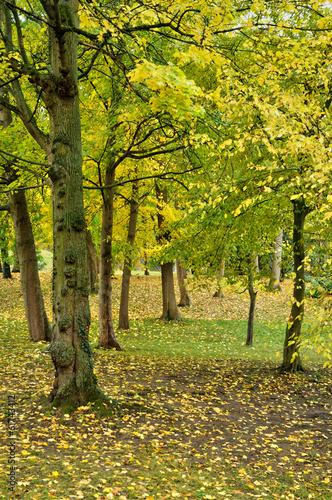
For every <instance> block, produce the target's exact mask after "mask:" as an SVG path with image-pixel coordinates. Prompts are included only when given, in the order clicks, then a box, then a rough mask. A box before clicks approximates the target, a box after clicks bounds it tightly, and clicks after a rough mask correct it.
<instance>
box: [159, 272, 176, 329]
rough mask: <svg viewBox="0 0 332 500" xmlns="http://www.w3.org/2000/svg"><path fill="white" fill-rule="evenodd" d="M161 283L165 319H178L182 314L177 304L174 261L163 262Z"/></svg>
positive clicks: (162, 316) (163, 318)
mask: <svg viewBox="0 0 332 500" xmlns="http://www.w3.org/2000/svg"><path fill="white" fill-rule="evenodd" d="M161 283H162V285H161V286H162V294H163V313H162V315H161V318H160V319H162V320H164V321H174V320H175V321H178V320H179V319H180V314H179V311H178V308H177V305H176V298H175V291H174V278H173V262H166V263H165V264H161Z"/></svg>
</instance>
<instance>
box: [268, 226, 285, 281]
mask: <svg viewBox="0 0 332 500" xmlns="http://www.w3.org/2000/svg"><path fill="white" fill-rule="evenodd" d="M282 238H283V230H281V231H280V232H279V234H278V236H277V237H276V239H275V240H274V252H273V260H272V269H271V277H270V282H269V289H270V290H280V288H281V287H280V272H281V269H280V264H281V255H282Z"/></svg>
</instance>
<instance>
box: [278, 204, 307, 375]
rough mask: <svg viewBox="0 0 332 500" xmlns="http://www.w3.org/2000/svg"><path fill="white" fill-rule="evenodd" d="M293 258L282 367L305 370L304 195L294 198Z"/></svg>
mask: <svg viewBox="0 0 332 500" xmlns="http://www.w3.org/2000/svg"><path fill="white" fill-rule="evenodd" d="M292 203H293V211H294V225H293V259H294V274H295V278H294V288H293V305H292V309H291V314H290V318H289V320H288V323H287V328H286V335H285V344H284V352H283V362H282V369H284V370H287V371H294V372H295V371H300V370H303V367H302V364H301V360H300V345H301V326H302V322H303V315H304V292H305V280H304V271H305V250H304V221H305V218H306V215H307V214H308V213H309V209H308V207H307V206H306V203H305V200H304V197H303V196H299V197H297V198H296V199H294V200H293V202H292Z"/></svg>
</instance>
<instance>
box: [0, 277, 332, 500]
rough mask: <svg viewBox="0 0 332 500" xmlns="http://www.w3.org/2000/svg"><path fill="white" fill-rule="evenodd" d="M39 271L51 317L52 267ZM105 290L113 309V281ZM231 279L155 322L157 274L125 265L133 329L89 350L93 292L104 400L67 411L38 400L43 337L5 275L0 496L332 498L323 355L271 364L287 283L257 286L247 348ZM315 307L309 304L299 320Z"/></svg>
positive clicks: (45, 379)
mask: <svg viewBox="0 0 332 500" xmlns="http://www.w3.org/2000/svg"><path fill="white" fill-rule="evenodd" d="M41 277H42V284H43V288H44V293H45V296H46V298H47V300H46V302H47V308H48V312H49V314H50V309H51V304H50V274H49V273H46V272H44V273H43V272H42V273H41ZM113 289H114V311H115V313H117V311H118V301H119V292H120V279H119V278H118V279H116V280H113ZM236 290H237V291H239V287H233V288H231V287H226V288H225V290H224V291H225V298H224V299H213V298H212V288H211V287H209V286H208V285H206V286H205V287H202V288H201V289H198V290H195V291H191V298H192V302H193V306H192V308H191V309H187V310H184V311H181V312H182V316H183V321H181V322H180V323H176V324H170V323H166V324H164V323H161V322H160V321H158V320H157V318H158V315H160V314H161V297H160V277H158V276H149V277H146V276H135V277H134V278H133V280H132V290H131V312H130V315H131V318H133V320H132V322H131V326H132V328H131V330H130V331H128V332H118V334H117V336H118V340H119V341H120V343H121V345H122V346H123V347H124V348H125V351H123V352H115V351H102V350H97V349H96V344H97V336H98V324H97V318H98V311H97V297H92V298H91V314H92V326H91V343H92V346H93V348H94V361H95V371H96V374H97V376H98V379H99V384H100V387H101V389H102V390H103V391H104V392H105V393H106V394H107V396H109V398H110V399H111V401H112V407H111V409H106V408H105V409H102V410H100V409H98V410H97V409H94V408H90V407H88V406H86V407H82V408H80V409H78V410H77V411H76V412H75V413H74V414H72V415H71V416H69V415H63V414H61V412H59V411H57V410H53V409H50V408H48V407H47V403H46V400H47V395H48V393H49V392H50V389H51V385H52V379H53V367H52V363H51V360H50V356H49V355H48V354H47V353H45V352H44V351H45V348H46V344H43V343H34V344H32V343H30V342H29V340H28V332H27V327H26V324H25V320H24V311H23V304H22V296H21V292H20V288H19V278H18V277H17V276H16V275H15V277H14V278H13V280H1V281H0V346H1V356H0V377H1V382H2V383H1V403H2V406H1V408H2V419H1V427H2V429H1V432H2V435H3V436H4V439H3V440H2V443H1V448H2V449H1V450H0V474H1V480H0V481H1V483H0V497H1V498H8V499H10V498H22V499H28V500H30V499H46V498H55V499H59V500H60V499H76V498H78V499H79V498H82V499H102V500H104V499H113V498H114V499H123V500H125V499H135V498H137V499H148V500H152V499H153V500H157V499H167V498H170V499H172V498H179V499H194V500H196V499H197V500H198V499H206V500H208V499H216V500H220V499H229V500H233V499H250V498H256V499H271V500H272V499H288V500H290V499H309V498H312V499H315V500H317V499H321V500H328V499H332V493H331V483H332V461H331V459H332V457H331V451H332V447H331V427H332V425H331V424H332V411H331V394H332V377H331V370H330V368H325V369H323V364H324V363H325V361H326V359H325V358H323V357H322V356H321V354H317V352H315V351H312V350H308V349H307V350H306V352H305V353H303V356H306V358H305V359H304V364H305V366H306V367H307V370H306V371H305V372H304V373H300V374H293V375H288V374H282V373H280V372H279V371H278V370H277V368H278V366H279V364H280V358H281V353H282V344H283V336H284V331H285V322H286V320H287V314H289V296H290V284H289V283H286V284H285V285H284V288H283V291H282V292H281V293H279V294H270V293H268V292H264V291H263V290H261V291H260V292H259V295H258V299H257V312H256V323H255V336H254V346H253V347H252V348H249V347H247V346H245V345H244V343H245V338H246V316H247V311H248V307H249V306H248V297H247V296H246V294H239V293H235V291H236ZM316 306H317V301H314V300H311V301H309V302H308V306H307V311H308V312H307V326H306V327H305V329H304V330H305V331H306V330H307V331H310V330H312V329H313V325H315V319H314V318H315V314H316V309H317V307H316ZM115 317H116V315H115ZM278 353H279V354H278ZM8 396H15V398H16V402H17V403H16V409H17V416H16V434H15V436H14V439H15V452H16V458H17V467H18V471H17V474H16V476H17V480H18V485H17V488H16V491H15V492H14V494H10V493H9V492H8V489H7V487H6V474H7V473H8V470H9V469H8V468H9V465H8V442H9V437H8V429H7V427H6V420H5V416H6V412H7V398H8ZM6 436H7V437H8V439H7V438H6Z"/></svg>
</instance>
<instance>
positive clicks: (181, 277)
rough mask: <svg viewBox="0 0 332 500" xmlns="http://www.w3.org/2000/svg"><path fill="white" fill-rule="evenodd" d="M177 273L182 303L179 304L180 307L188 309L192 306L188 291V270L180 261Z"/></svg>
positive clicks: (178, 260)
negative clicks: (186, 279) (186, 278)
mask: <svg viewBox="0 0 332 500" xmlns="http://www.w3.org/2000/svg"><path fill="white" fill-rule="evenodd" d="M175 263H176V273H177V277H178V285H179V290H180V302H179V303H178V307H188V306H190V305H191V304H190V298H189V295H188V292H187V289H186V282H185V277H186V268H185V267H184V266H182V265H181V261H180V259H176V261H175Z"/></svg>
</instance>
